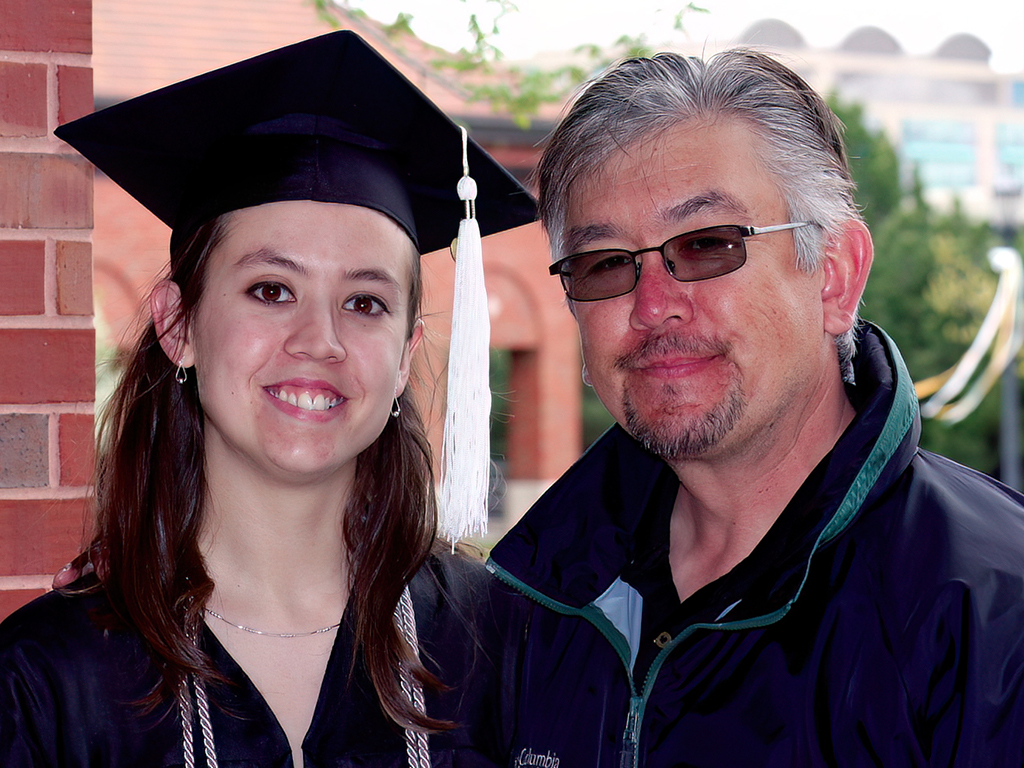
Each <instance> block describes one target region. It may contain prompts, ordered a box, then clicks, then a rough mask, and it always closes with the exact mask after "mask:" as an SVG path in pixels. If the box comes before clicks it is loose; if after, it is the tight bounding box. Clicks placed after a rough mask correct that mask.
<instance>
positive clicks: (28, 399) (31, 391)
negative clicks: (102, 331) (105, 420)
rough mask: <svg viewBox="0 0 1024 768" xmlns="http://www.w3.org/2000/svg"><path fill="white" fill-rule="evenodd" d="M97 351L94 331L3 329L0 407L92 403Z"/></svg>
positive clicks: (1, 337)
mask: <svg viewBox="0 0 1024 768" xmlns="http://www.w3.org/2000/svg"><path fill="white" fill-rule="evenodd" d="M95 349H96V332H95V331H93V330H92V329H53V328H47V329H43V328H27V329H22V328H4V329H0V360H2V361H3V365H0V403H63V402H91V401H92V400H93V399H94V398H95V396H96V393H95V389H96V373H95V371H96V359H95V354H96V352H95Z"/></svg>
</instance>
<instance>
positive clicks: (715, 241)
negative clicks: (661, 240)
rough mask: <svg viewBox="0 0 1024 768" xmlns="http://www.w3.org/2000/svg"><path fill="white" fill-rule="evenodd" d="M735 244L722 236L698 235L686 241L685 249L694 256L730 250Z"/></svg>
mask: <svg viewBox="0 0 1024 768" xmlns="http://www.w3.org/2000/svg"><path fill="white" fill-rule="evenodd" d="M735 245H736V244H735V243H734V242H733V241H732V240H728V239H726V238H724V237H713V236H708V237H698V238H694V239H693V240H690V241H688V242H687V243H686V250H687V251H688V252H690V253H691V254H693V255H694V256H706V255H713V254H716V253H721V252H722V251H728V250H731V249H732V248H734V247H735Z"/></svg>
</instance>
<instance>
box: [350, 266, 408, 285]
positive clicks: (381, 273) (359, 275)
mask: <svg viewBox="0 0 1024 768" xmlns="http://www.w3.org/2000/svg"><path fill="white" fill-rule="evenodd" d="M345 276H346V277H347V278H348V279H349V280H368V281H370V282H375V283H384V284H385V285H388V286H389V287H392V288H395V289H396V290H397V289H400V288H401V287H402V286H401V285H400V284H399V282H398V281H397V280H396V279H395V278H394V276H392V274H391V273H390V272H388V271H387V270H384V269H375V268H373V267H363V268H361V269H352V270H349V271H348V272H346V273H345Z"/></svg>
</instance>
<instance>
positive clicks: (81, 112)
mask: <svg viewBox="0 0 1024 768" xmlns="http://www.w3.org/2000/svg"><path fill="white" fill-rule="evenodd" d="M92 111H93V91H92V69H90V68H89V67H57V122H58V123H67V122H70V121H71V120H77V119H78V118H80V117H84V116H85V115H88V114H91V113H92Z"/></svg>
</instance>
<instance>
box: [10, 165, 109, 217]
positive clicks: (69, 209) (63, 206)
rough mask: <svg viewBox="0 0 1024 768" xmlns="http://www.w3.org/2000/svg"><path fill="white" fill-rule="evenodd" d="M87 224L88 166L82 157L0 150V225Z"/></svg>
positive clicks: (89, 213)
mask: <svg viewBox="0 0 1024 768" xmlns="http://www.w3.org/2000/svg"><path fill="white" fill-rule="evenodd" d="M91 226H92V166H91V165H90V164H89V163H88V162H87V161H86V160H85V159H84V158H82V157H79V156H77V155H42V154H28V153H25V154H17V153H0V227H15V228H29V229H32V228H39V227H56V228H63V229H88V228H89V227H91Z"/></svg>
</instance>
